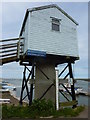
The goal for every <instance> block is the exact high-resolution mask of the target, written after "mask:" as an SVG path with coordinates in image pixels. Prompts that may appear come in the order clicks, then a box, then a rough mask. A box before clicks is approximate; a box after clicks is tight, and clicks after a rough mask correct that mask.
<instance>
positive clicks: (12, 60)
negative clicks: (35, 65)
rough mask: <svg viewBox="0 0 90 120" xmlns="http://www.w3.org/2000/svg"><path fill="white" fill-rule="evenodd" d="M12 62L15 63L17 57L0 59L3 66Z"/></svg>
mask: <svg viewBox="0 0 90 120" xmlns="http://www.w3.org/2000/svg"><path fill="white" fill-rule="evenodd" d="M14 61H17V56H13V57H9V58H3V59H0V64H1V65H3V64H6V63H10V62H14Z"/></svg>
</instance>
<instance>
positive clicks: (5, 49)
mask: <svg viewBox="0 0 90 120" xmlns="http://www.w3.org/2000/svg"><path fill="white" fill-rule="evenodd" d="M21 39H22V38H12V39H6V40H0V65H3V64H6V63H10V62H14V61H18V60H19V58H18V45H20V51H19V52H20V53H21V52H22V49H21V46H22V44H21V41H20V40H21ZM19 42H20V44H18V43H19Z"/></svg>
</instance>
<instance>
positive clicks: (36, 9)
mask: <svg viewBox="0 0 90 120" xmlns="http://www.w3.org/2000/svg"><path fill="white" fill-rule="evenodd" d="M48 8H57V9H58V10H60V11H61V12H62V13H63V14H64V15H65V16H67V17H68V18H69V19H70V20H71V21H72V22H74V23H75V24H76V25H78V23H77V22H76V21H75V20H74V19H73V18H72V17H71V16H70V15H68V14H67V13H66V12H65V11H64V10H62V9H61V8H60V7H59V6H58V5H56V4H51V5H45V6H40V7H34V8H29V9H27V11H26V14H25V18H24V21H23V24H22V28H21V31H20V36H21V35H22V31H23V28H24V25H25V23H26V20H27V17H28V13H29V12H33V11H38V10H43V9H48Z"/></svg>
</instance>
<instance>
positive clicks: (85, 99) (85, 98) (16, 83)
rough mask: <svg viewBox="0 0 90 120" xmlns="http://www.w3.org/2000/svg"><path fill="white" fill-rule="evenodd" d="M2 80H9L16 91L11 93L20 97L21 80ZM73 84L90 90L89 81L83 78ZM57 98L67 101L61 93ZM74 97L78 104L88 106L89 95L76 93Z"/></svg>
mask: <svg viewBox="0 0 90 120" xmlns="http://www.w3.org/2000/svg"><path fill="white" fill-rule="evenodd" d="M4 81H6V82H9V83H11V84H13V85H14V86H15V87H16V91H13V95H15V96H16V97H17V98H19V99H20V94H21V86H22V80H21V79H6V80H5V79H4ZM75 86H79V87H82V89H83V90H84V91H89V92H90V82H87V81H83V80H77V81H76V83H75ZM24 95H26V92H25V91H24ZM67 96H68V97H69V99H71V97H70V96H69V95H67ZM59 99H60V101H61V102H64V101H67V100H66V99H65V98H64V97H63V96H62V95H61V94H59ZM76 99H77V100H78V105H87V106H88V103H89V102H88V99H90V97H88V96H84V95H78V96H77V97H76ZM26 101H27V99H26Z"/></svg>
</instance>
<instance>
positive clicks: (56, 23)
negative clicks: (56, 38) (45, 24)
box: [50, 17, 61, 32]
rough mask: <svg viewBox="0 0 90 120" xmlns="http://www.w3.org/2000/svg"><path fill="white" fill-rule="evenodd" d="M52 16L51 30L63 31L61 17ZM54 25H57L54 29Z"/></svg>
mask: <svg viewBox="0 0 90 120" xmlns="http://www.w3.org/2000/svg"><path fill="white" fill-rule="evenodd" d="M50 18H51V30H52V31H56V32H61V24H60V21H61V19H58V18H55V17H50ZM53 25H56V29H55V28H54V29H53ZM57 26H58V28H57Z"/></svg>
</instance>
